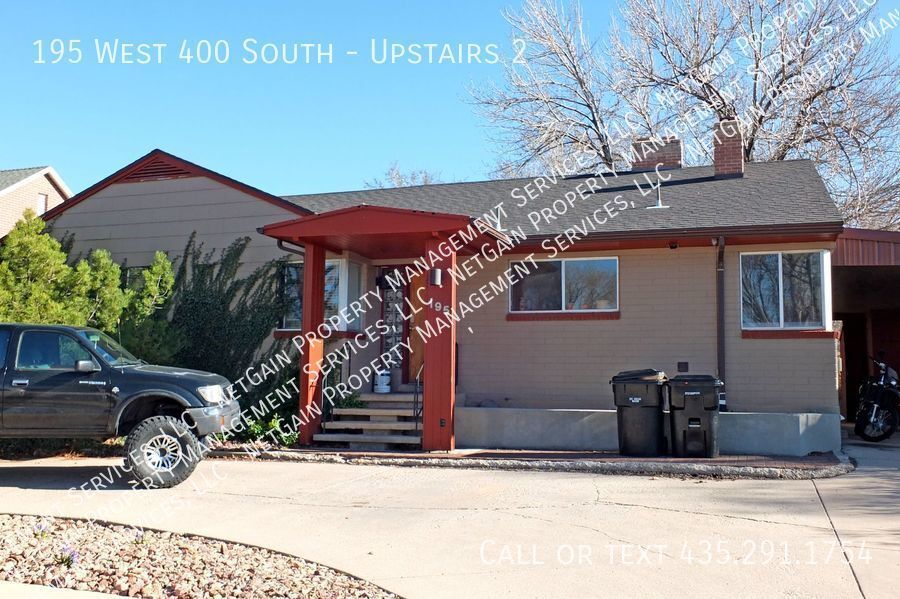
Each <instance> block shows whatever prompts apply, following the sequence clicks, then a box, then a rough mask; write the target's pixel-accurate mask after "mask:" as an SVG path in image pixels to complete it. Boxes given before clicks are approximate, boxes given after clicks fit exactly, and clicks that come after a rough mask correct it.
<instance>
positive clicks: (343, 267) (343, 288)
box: [274, 256, 368, 337]
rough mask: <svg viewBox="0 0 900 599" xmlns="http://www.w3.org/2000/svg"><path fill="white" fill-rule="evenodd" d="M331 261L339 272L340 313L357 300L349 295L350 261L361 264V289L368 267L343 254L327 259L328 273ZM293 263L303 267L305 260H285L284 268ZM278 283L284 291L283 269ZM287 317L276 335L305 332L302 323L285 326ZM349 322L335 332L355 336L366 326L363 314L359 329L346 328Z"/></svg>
mask: <svg viewBox="0 0 900 599" xmlns="http://www.w3.org/2000/svg"><path fill="white" fill-rule="evenodd" d="M329 262H332V263H337V272H338V288H337V304H338V313H340V311H341V310H342V309H343V308H346V307H347V306H348V305H349V304H350V302H351V301H356V299H353V300H350V298H349V296H348V294H349V293H350V291H349V289H350V288H349V285H348V283H349V281H350V263H351V262H355V263H356V264H358V265H359V283H360V289H361V290H365V289H366V273H367V272H368V271H367V269H366V263H365V262H361V261H359V260H353V259H352V258H349V257H347V256H341V257H338V258H328V259H327V260H325V266H326V273H327V267H328V263H329ZM292 264H296V265H299V266H301V267H302V266H303V265H304V261H303V260H285V261H284V262H282V269H283V268H285V267H287V266H290V265H292ZM278 284H279V285H280V286H281V293H284V292H285V290H284V271H283V270H282V272H280V273H279V281H278ZM299 293H300V294H301V300H302V293H303V290H302V289H301V290H300V292H299ZM357 299H358V298H357ZM301 306H302V303H301ZM286 318H287V315H284V316H282V317H281V320H280V322H279V323H278V326H277V327H275V331H274V332H275V334H276V337H286V336H289V335H291V334H294V333H302V332H303V328H302V325H301V326H300V327H297V328H293V327H286V326H284V323H285V319H286ZM300 319H301V321H302V319H303V314H302V312H301V314H300ZM347 324H349V323H343V327H344V328H340V329H336V330H335V332H336V333H346V334H347V335H348V336H355V335H358V334H360V332H361V331H362V329H363V328H364V327H363V325H362V316H360V322H359V323H358V326H359V330H354V329H348V328H346V326H347Z"/></svg>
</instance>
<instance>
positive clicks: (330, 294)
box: [278, 258, 363, 331]
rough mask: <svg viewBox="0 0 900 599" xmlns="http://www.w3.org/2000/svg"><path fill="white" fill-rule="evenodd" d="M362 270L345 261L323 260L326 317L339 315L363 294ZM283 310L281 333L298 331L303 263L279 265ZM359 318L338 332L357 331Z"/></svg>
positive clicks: (300, 323)
mask: <svg viewBox="0 0 900 599" xmlns="http://www.w3.org/2000/svg"><path fill="white" fill-rule="evenodd" d="M362 273H363V267H362V265H361V264H359V263H358V262H353V261H352V260H348V259H346V258H335V259H331V260H326V261H325V298H324V302H325V318H326V319H327V318H329V317H331V316H334V315H336V314H339V313H340V310H341V309H342V308H344V307H345V306H347V305H348V304H349V303H350V302H353V301H355V300H357V299H359V296H360V294H361V293H362V292H363V291H362V289H363V279H362V276H363V275H362ZM279 289H280V292H281V294H282V299H283V301H284V305H285V307H286V310H285V314H284V316H283V317H282V319H281V323H280V326H279V327H278V328H279V329H280V330H287V331H299V330H300V329H301V327H302V326H303V263H302V262H285V263H283V264H282V265H281V281H280V285H279ZM360 324H361V323H360V319H359V318H357V319H355V320H353V321H346V322H342V323H341V324H340V326H339V328H340V330H344V331H358V330H360V328H361V326H360Z"/></svg>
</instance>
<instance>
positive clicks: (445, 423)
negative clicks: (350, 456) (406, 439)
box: [413, 239, 456, 451]
mask: <svg viewBox="0 0 900 599" xmlns="http://www.w3.org/2000/svg"><path fill="white" fill-rule="evenodd" d="M440 244H441V240H440V239H431V240H429V241H427V242H426V244H425V254H426V255H428V254H429V252H434V255H440V249H441V248H440ZM445 250H446V248H445ZM455 267H456V252H453V253H452V254H451V255H450V256H449V257H447V258H444V259H442V260H441V261H440V263H436V264H435V265H434V266H433V268H436V269H437V268H439V269H441V270H443V271H444V272H443V277H442V283H441V285H440V286H437V285H432V284H431V282H430V281H428V280H427V281H426V282H425V293H424V295H425V303H426V304H427V305H426V306H425V323H429V322H430V323H431V326H432V327H433V328H434V330H438V323H437V320H438V319H442V320H443V321H444V322H445V323H449V325H450V326H449V328H443V325H441V327H442V330H441V333H440V334H438V335H435V336H433V337H431V338H429V339H428V340H427V341H426V342H425V370H424V379H425V380H424V385H423V391H424V395H423V406H422V449H424V450H426V451H435V450H445V451H449V450H451V449H454V448H455V447H456V437H455V436H454V434H453V404H454V402H455V400H456V321H454V320H453V319H452V318H450V317H449V316H448V315H447V314H446V313H445V312H448V311H450V310H456V281H455V280H454V279H453V277H451V276H450V274H449V272H448V271H449V270H450V269H451V268H455ZM425 323H423V325H422V326H423V328H424V327H425V326H426V324H425ZM413 334H417V333H415V332H414V333H413Z"/></svg>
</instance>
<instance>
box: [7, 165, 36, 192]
mask: <svg viewBox="0 0 900 599" xmlns="http://www.w3.org/2000/svg"><path fill="white" fill-rule="evenodd" d="M45 168H47V167H46V166H32V167H30V168H14V169H9V170H5V171H4V170H0V191H3V190H4V189H6V188H7V187H9V186H10V185H15V184H16V183H18V182H19V181H21V180H22V179H27V178H28V177H30V176H31V175H33V174H35V173H37V172H40V171H42V170H44V169H45Z"/></svg>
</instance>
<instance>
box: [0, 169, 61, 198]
mask: <svg viewBox="0 0 900 599" xmlns="http://www.w3.org/2000/svg"><path fill="white" fill-rule="evenodd" d="M44 176H46V177H49V178H50V182H51V183H52V184H53V186H54V187H56V189H57V190H58V191H59V193H60V195H61V196H62V197H63V198H68V197H69V196H71V195H72V190H71V189H69V187H68V185H66V183H65V181H63V180H62V177H60V176H59V173H57V172H56V171H55V170H54V169H53V167H52V166H32V167H29V168H14V169H9V170H0V195H3V194H5V193H9V192H10V191H13V190H14V189H16V188H18V187H20V186H22V185H27V184H28V183H29V182H31V181H33V180H34V179H37V178H38V177H44Z"/></svg>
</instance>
